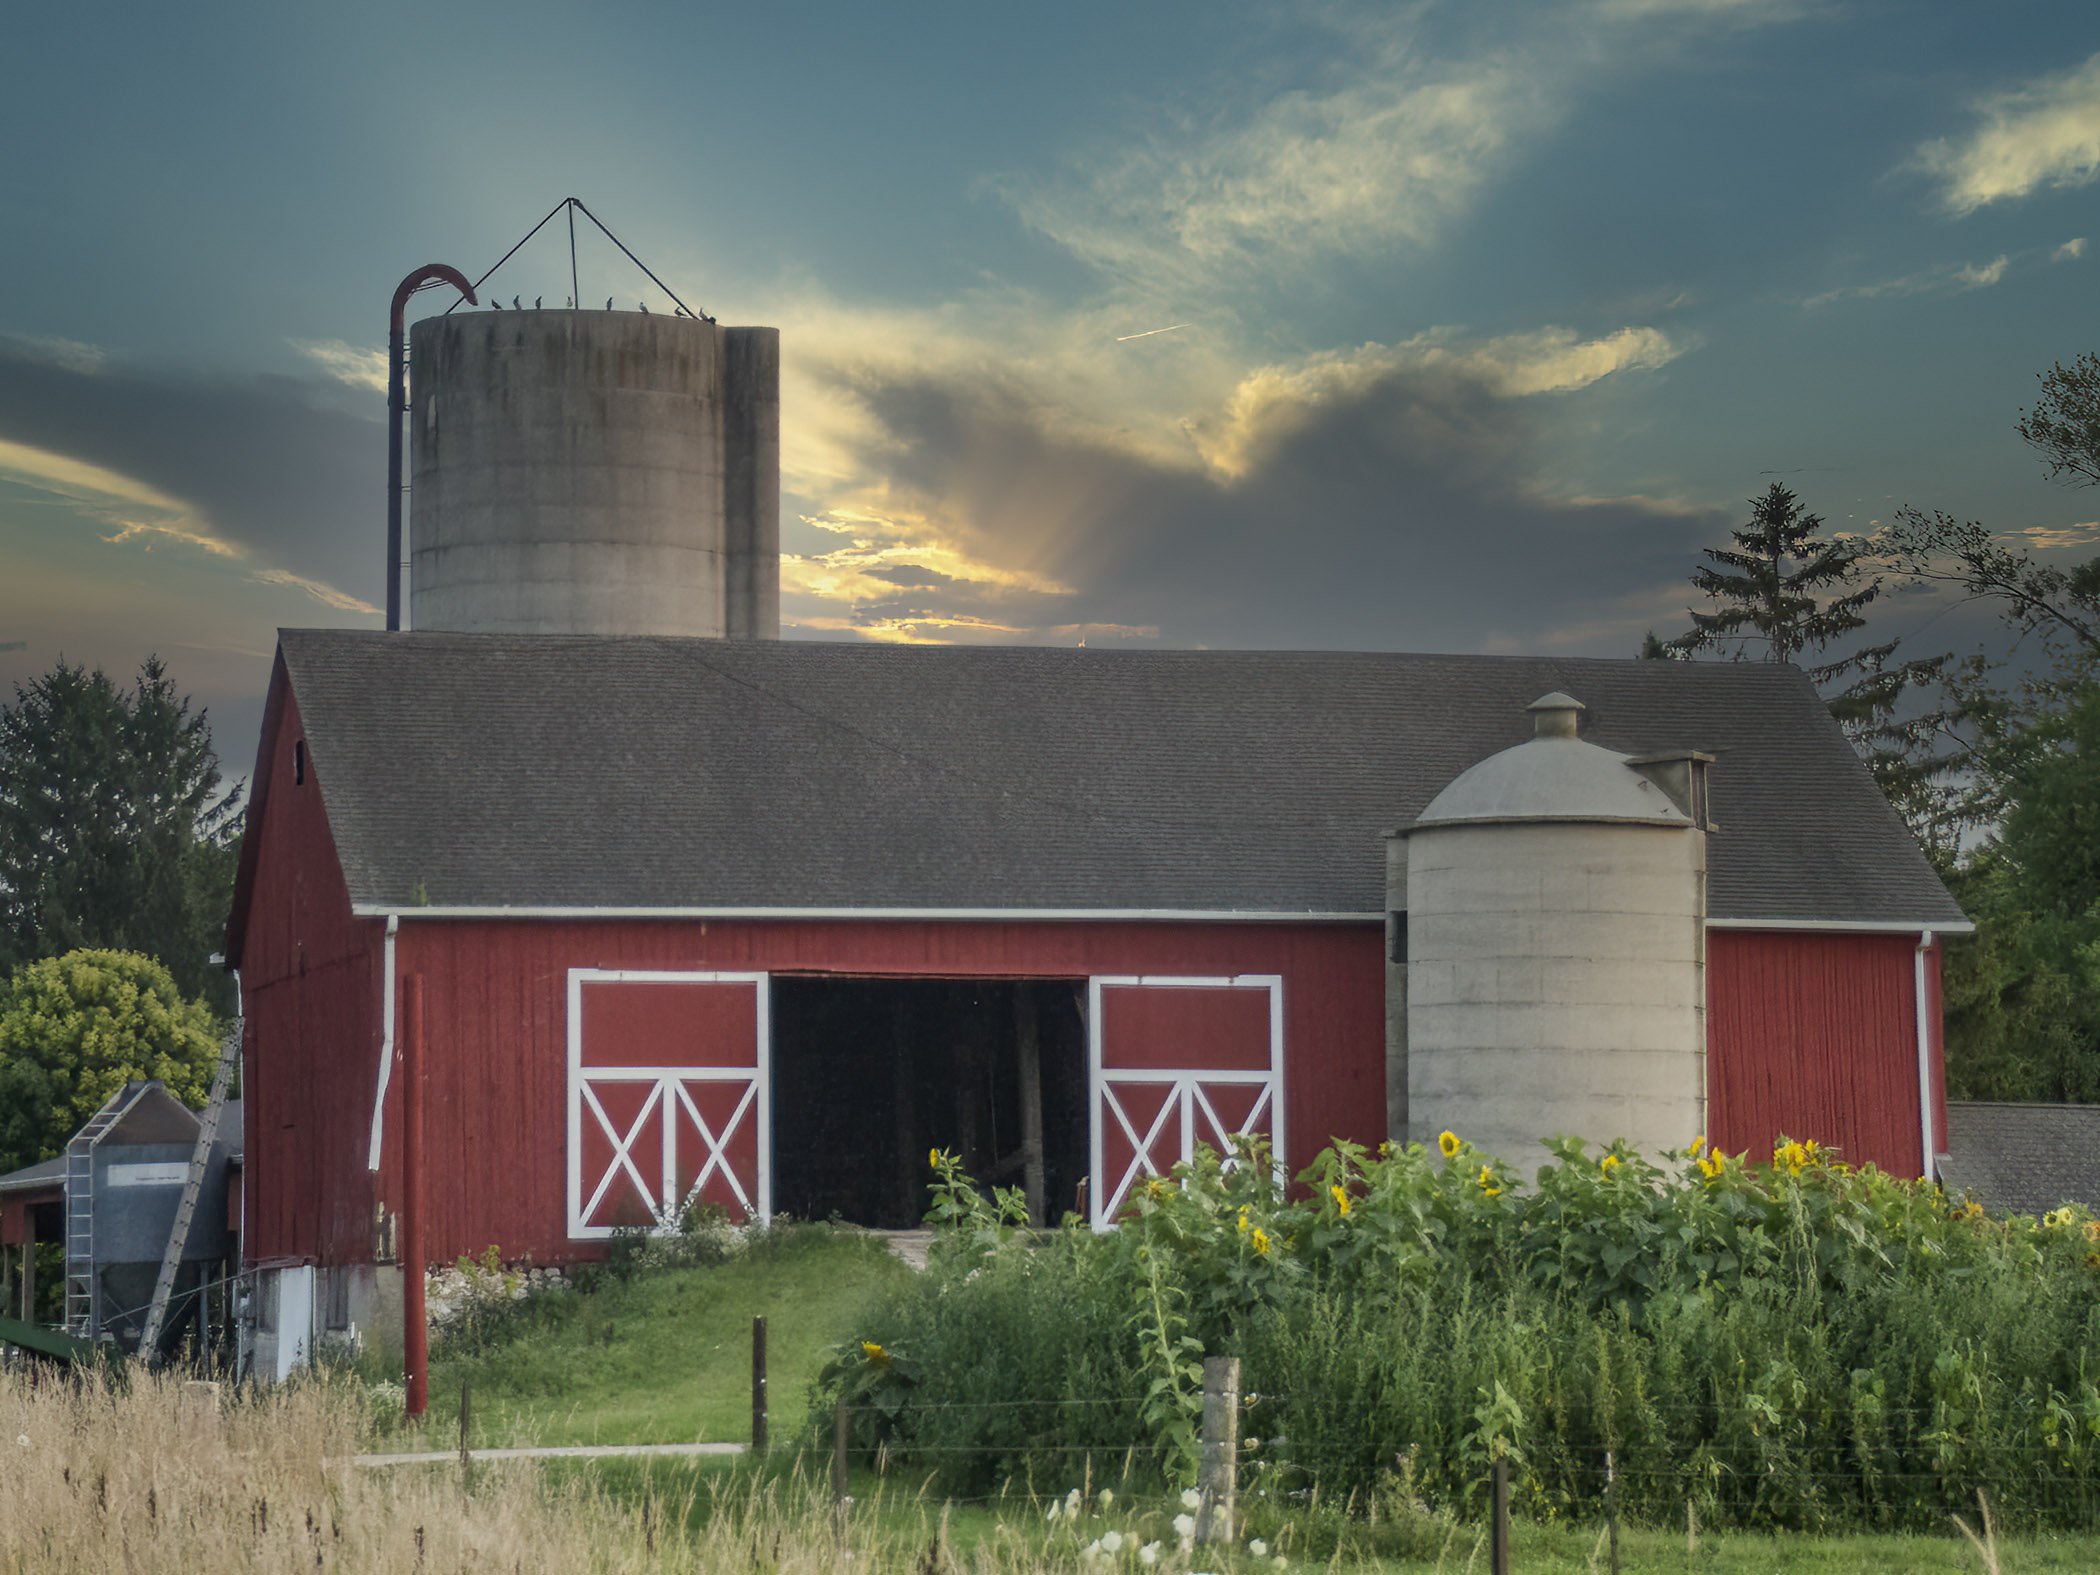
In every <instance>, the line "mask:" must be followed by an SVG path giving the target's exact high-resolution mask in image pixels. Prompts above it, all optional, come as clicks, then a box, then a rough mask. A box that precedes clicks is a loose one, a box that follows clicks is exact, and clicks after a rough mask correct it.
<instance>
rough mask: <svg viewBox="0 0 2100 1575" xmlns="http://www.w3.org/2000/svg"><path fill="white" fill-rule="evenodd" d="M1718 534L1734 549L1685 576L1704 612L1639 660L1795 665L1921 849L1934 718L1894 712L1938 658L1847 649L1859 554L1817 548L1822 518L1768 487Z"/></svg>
mask: <svg viewBox="0 0 2100 1575" xmlns="http://www.w3.org/2000/svg"><path fill="white" fill-rule="evenodd" d="M1729 534H1730V536H1731V537H1732V539H1733V541H1734V546H1733V547H1708V548H1706V549H1704V551H1705V556H1706V558H1707V559H1708V562H1706V563H1703V564H1701V565H1700V566H1699V567H1698V568H1697V569H1695V570H1693V572H1692V584H1693V585H1694V586H1695V587H1696V588H1697V589H1699V590H1700V591H1702V592H1704V593H1705V594H1706V596H1707V598H1708V600H1709V601H1710V602H1711V604H1712V610H1710V611H1707V612H1700V611H1698V610H1696V609H1688V611H1689V612H1690V616H1691V620H1692V627H1691V628H1690V629H1688V630H1686V631H1685V632H1684V633H1683V634H1681V635H1678V636H1676V637H1675V638H1674V639H1669V640H1665V639H1662V638H1660V637H1658V636H1657V635H1655V634H1654V633H1653V632H1651V633H1650V634H1649V635H1648V637H1647V638H1646V640H1644V641H1643V642H1642V645H1641V655H1643V656H1645V657H1654V658H1662V657H1674V658H1677V659H1679V660H1690V659H1692V658H1694V657H1699V656H1707V655H1713V656H1719V657H1721V658H1723V659H1726V660H1731V661H1768V662H1795V663H1798V664H1799V665H1800V666H1801V668H1802V670H1803V671H1804V672H1806V673H1807V674H1808V677H1809V680H1810V681H1811V682H1812V683H1814V684H1815V686H1816V688H1817V689H1818V690H1820V691H1821V692H1822V695H1823V698H1824V700H1825V701H1826V703H1827V704H1828V705H1829V706H1830V713H1831V715H1832V716H1834V717H1835V718H1836V719H1837V721H1838V723H1839V725H1841V726H1842V727H1843V728H1844V730H1845V736H1846V737H1847V738H1849V739H1850V740H1851V741H1852V746H1853V748H1855V749H1856V750H1858V751H1859V753H1860V756H1861V758H1862V759H1864V760H1865V761H1866V763H1867V766H1868V769H1869V770H1871V771H1872V772H1873V773H1874V777H1875V780H1876V781H1877V782H1879V783H1880V784H1881V788H1882V791H1883V792H1884V793H1886V794H1887V795H1888V797H1889V801H1890V803H1891V804H1893V805H1894V806H1895V807H1896V809H1897V811H1898V812H1899V813H1901V814H1902V815H1903V817H1904V819H1905V821H1906V822H1908V823H1909V825H1910V826H1911V829H1912V830H1913V831H1914V832H1916V833H1917V834H1918V836H1919V840H1920V841H1922V842H1926V843H1927V844H1928V845H1930V844H1931V843H1932V842H1933V841H1934V840H1935V838H1936V835H1937V833H1936V825H1937V819H1938V817H1937V813H1936V812H1937V806H1938V802H1939V794H1938V791H1937V786H1936V784H1937V782H1938V780H1939V778H1940V777H1941V776H1942V775H1943V774H1944V772H1945V770H1946V761H1945V759H1944V758H1943V757H1942V756H1941V755H1940V754H1938V753H1937V752H1936V750H1935V749H1934V744H1935V741H1936V740H1937V738H1938V735H1939V734H1940V732H1941V730H1942V722H1943V718H1942V717H1941V715H1940V713H1939V712H1938V711H1937V710H1934V709H1927V710H1924V711H1920V712H1917V713H1914V714H1911V715H1908V716H1906V715H1904V714H1903V713H1902V710H1901V704H1902V700H1903V697H1904V695H1905V693H1906V692H1908V691H1909V690H1911V689H1912V688H1914V687H1917V686H1920V685H1924V684H1929V683H1933V682H1935V681H1936V680H1938V678H1939V677H1940V675H1941V672H1942V670H1943V669H1944V667H1945V666H1946V663H1947V660H1948V659H1947V657H1945V656H1932V657H1923V658H1918V659H1914V660H1910V661H1899V660H1897V658H1896V647H1897V645H1898V644H1899V642H1898V641H1896V640H1887V641H1883V642H1881V643H1879V644H1870V645H1854V644H1852V643H1850V639H1849V637H1850V636H1852V635H1854V634H1856V633H1858V631H1859V630H1861V629H1863V628H1865V627H1866V624H1867V617H1866V612H1865V609H1866V608H1867V607H1868V606H1869V605H1870V604H1871V603H1872V602H1873V601H1874V600H1875V598H1876V597H1878V596H1879V595H1880V594H1881V580H1880V578H1879V577H1878V576H1876V577H1870V576H1869V573H1868V569H1867V559H1868V554H1869V552H1870V551H1871V544H1870V543H1869V542H1868V541H1867V540H1865V539H1864V538H1831V537H1826V536H1825V535H1824V534H1823V519H1822V516H1821V515H1818V514H1812V513H1810V512H1809V511H1808V510H1806V509H1805V508H1803V507H1802V505H1801V500H1800V499H1799V498H1798V497H1796V496H1795V495H1794V493H1793V491H1792V490H1791V489H1790V488H1788V487H1785V486H1783V485H1781V484H1780V483H1779V482H1776V481H1775V482H1773V483H1772V485H1771V486H1770V487H1769V488H1767V489H1766V490H1765V492H1764V494H1763V495H1762V496H1760V497H1757V498H1753V499H1751V500H1750V519H1749V522H1748V523H1747V524H1745V525H1743V526H1741V527H1739V528H1737V529H1736V530H1733V531H1731V532H1730V533H1729ZM1833 652H1835V654H1833Z"/></svg>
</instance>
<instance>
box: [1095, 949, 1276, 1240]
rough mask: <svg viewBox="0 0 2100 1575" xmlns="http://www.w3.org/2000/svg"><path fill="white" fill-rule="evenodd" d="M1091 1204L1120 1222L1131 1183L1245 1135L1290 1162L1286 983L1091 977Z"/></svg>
mask: <svg viewBox="0 0 2100 1575" xmlns="http://www.w3.org/2000/svg"><path fill="white" fill-rule="evenodd" d="M1087 1072H1088V1081H1089V1083H1090V1085H1091V1086H1090V1089H1089V1097H1088V1115H1089V1120H1088V1125H1089V1127H1090V1128H1091V1134H1092V1144H1093V1152H1092V1155H1091V1171H1092V1176H1093V1179H1092V1181H1091V1182H1090V1183H1089V1184H1088V1189H1087V1190H1088V1194H1089V1196H1090V1198H1091V1199H1092V1202H1091V1204H1090V1208H1089V1212H1090V1214H1091V1216H1092V1223H1093V1225H1094V1228H1095V1229H1096V1230H1101V1229H1105V1228H1106V1227H1107V1226H1109V1225H1110V1224H1112V1223H1114V1221H1115V1217H1116V1214H1117V1212H1118V1211H1119V1210H1120V1209H1121V1208H1122V1207H1123V1202H1124V1200H1125V1199H1126V1198H1128V1197H1129V1195H1130V1189H1131V1188H1132V1187H1133V1186H1135V1185H1136V1184H1137V1183H1138V1182H1139V1181H1140V1180H1141V1179H1142V1178H1143V1177H1146V1176H1163V1175H1165V1174H1166V1173H1167V1172H1168V1171H1169V1170H1171V1169H1173V1167H1174V1166H1175V1165H1177V1164H1180V1163H1181V1162H1182V1161H1184V1160H1186V1159H1189V1158H1191V1157H1192V1156H1193V1155H1194V1153H1195V1151H1196V1145H1197V1144H1199V1143H1202V1144H1207V1145H1208V1146H1209V1147H1211V1148H1212V1149H1215V1150H1216V1151H1217V1152H1219V1153H1220V1154H1229V1153H1231V1151H1232V1140H1233V1138H1235V1137H1239V1136H1243V1135H1254V1134H1261V1135H1265V1136H1267V1137H1268V1139H1269V1141H1270V1144H1271V1146H1272V1148H1273V1149H1274V1152H1275V1154H1276V1157H1277V1162H1278V1163H1279V1164H1281V1162H1282V1159H1283V1152H1284V1147H1283V1145H1284V1125H1283V979H1282V977H1281V976H1280V975H1276V974H1239V975H1237V976H1235V977H1232V978H1223V979H1195V978H1190V979H1184V978H1170V977H1129V978H1121V977H1096V978H1093V979H1089V980H1088V981H1087Z"/></svg>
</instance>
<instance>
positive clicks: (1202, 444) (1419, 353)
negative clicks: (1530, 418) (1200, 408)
mask: <svg viewBox="0 0 2100 1575" xmlns="http://www.w3.org/2000/svg"><path fill="white" fill-rule="evenodd" d="M1680 353H1681V351H1680V349H1679V347H1678V346H1677V345H1674V344H1673V343H1672V342H1671V340H1670V338H1669V336H1668V335H1667V334H1665V333H1663V332H1662V331H1661V330H1660V329H1655V328H1621V329H1619V330H1618V331H1617V332H1616V333H1612V334H1608V335H1606V336H1604V337H1603V338H1600V339H1587V340H1586V339H1582V338H1580V337H1579V336H1578V335H1577V334H1576V333H1575V331H1574V330H1573V329H1570V328H1542V329H1538V330H1536V331H1534V332H1531V333H1523V334H1508V335H1504V336H1502V337H1500V338H1495V339H1487V340H1472V341H1469V340H1466V339H1465V338H1463V337H1462V336H1461V334H1460V333H1459V331H1458V330H1456V329H1451V328H1438V329H1431V330H1429V331H1428V332H1426V333H1422V334H1417V335H1416V336H1415V337H1414V338H1412V339H1409V340H1406V341H1405V342H1403V343H1401V344H1397V345H1379V344H1370V345H1364V346H1362V347H1361V348H1359V349H1356V350H1351V351H1324V352H1321V353H1319V354H1316V355H1311V356H1307V357H1305V358H1303V359H1302V360H1300V361H1299V362H1297V363H1296V364H1295V365H1288V366H1267V367H1262V368H1260V369H1258V370H1256V371H1254V372H1252V373H1250V374H1248V375H1247V376H1246V377H1244V378H1242V379H1241V380H1240V382H1239V384H1238V386H1237V387H1236V388H1234V390H1233V391H1232V394H1231V396H1230V397H1229V399H1228V400H1227V401H1226V405H1225V412H1224V415H1223V418H1222V420H1221V421H1220V422H1218V423H1217V424H1216V425H1215V427H1213V428H1212V429H1210V430H1208V431H1206V430H1204V429H1202V428H1196V429H1194V432H1195V437H1196V443H1197V447H1198V448H1199V450H1200V451H1201V452H1202V454H1203V457H1204V459H1205V460H1206V462H1207V463H1208V464H1209V465H1210V466H1211V467H1212V468H1213V469H1215V470H1217V471H1218V472H1220V473H1222V474H1224V475H1228V476H1238V475H1244V474H1246V472H1247V471H1248V470H1249V469H1251V468H1252V467H1253V466H1254V465H1255V464H1256V463H1257V462H1258V461H1259V459H1260V458H1261V456H1262V453H1263V451H1264V449H1265V448H1266V447H1273V446H1274V445H1275V444H1276V443H1277V442H1279V441H1280V440H1282V439H1283V438H1285V437H1287V436H1288V435H1289V434H1290V433H1291V432H1292V431H1293V430H1294V429H1296V428H1297V427H1299V426H1301V425H1303V424H1305V423H1307V422H1309V421H1311V420H1312V419H1314V417H1315V414H1316V412H1317V411H1318V410H1319V409H1320V408H1321V407H1323V406H1326V405H1330V404H1333V403H1334V402H1336V401H1338V400H1340V401H1347V400H1351V399H1356V398H1360V397H1361V396H1362V395H1363V394H1365V393H1366V392H1367V391H1369V390H1371V389H1373V388H1375V387H1377V386H1379V385H1381V384H1387V383H1390V382H1392V381H1393V380H1394V379H1395V378H1396V377H1398V376H1400V375H1401V374H1403V373H1409V372H1436V371H1440V372H1447V373H1453V374H1457V375H1458V376H1459V377H1461V378H1462V379H1463V380H1465V381H1467V382H1469V383H1471V384H1473V385H1475V386H1477V387H1478V389H1480V390H1481V391H1483V392H1485V393H1487V394H1490V395H1493V396H1496V397H1500V398H1523V397H1526V396H1529V395H1534V394H1554V393H1568V392H1571V391H1573V390H1575V389H1579V388H1586V387H1588V386H1589V385H1590V384H1592V383H1595V382H1597V381H1598V380H1599V379H1601V378H1605V377H1609V376H1610V375H1611V374H1612V373H1614V372H1619V371H1627V370H1635V369H1643V370H1652V369H1654V368H1656V367H1660V366H1665V365H1667V364H1668V363H1669V362H1671V361H1673V360H1675V359H1676V358H1677V356H1678V355H1679V354H1680Z"/></svg>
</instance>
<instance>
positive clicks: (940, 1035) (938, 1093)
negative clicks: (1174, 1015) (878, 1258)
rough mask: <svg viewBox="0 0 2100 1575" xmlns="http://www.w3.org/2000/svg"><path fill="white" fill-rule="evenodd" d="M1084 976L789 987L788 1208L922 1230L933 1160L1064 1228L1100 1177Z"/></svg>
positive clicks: (780, 1199)
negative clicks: (1014, 1196) (1065, 1217)
mask: <svg viewBox="0 0 2100 1575" xmlns="http://www.w3.org/2000/svg"><path fill="white" fill-rule="evenodd" d="M1085 989H1086V986H1085V983H1084V981H1081V980H1076V979H1055V980H1014V979H865V978H852V979H841V978H807V977H785V976H781V975H775V976H774V979H773V1024H772V1027H773V1207H774V1209H775V1211H776V1212H779V1213H783V1214H788V1215H791V1216H794V1217H795V1218H798V1219H827V1218H831V1217H834V1216H836V1217H837V1218H839V1219H843V1220H848V1221H850V1222H852V1223H853V1224H856V1225H867V1226H874V1227H877V1228H881V1229H886V1230H900V1229H908V1228H911V1227H914V1226H917V1225H919V1224H921V1223H922V1222H923V1220H924V1217H925V1213H926V1205H927V1183H928V1182H929V1181H930V1180H931V1179H932V1173H931V1171H930V1170H929V1169H928V1167H927V1151H928V1150H929V1149H934V1148H940V1149H946V1150H948V1151H949V1152H951V1153H955V1154H959V1155H961V1156H962V1162H963V1168H964V1169H965V1170H967V1171H968V1172H969V1173H970V1174H971V1175H972V1176H974V1177H976V1178H977V1180H978V1181H979V1182H982V1183H996V1184H998V1185H1000V1186H1012V1187H1020V1188H1022V1189H1024V1192H1025V1194H1026V1196H1027V1197H1028V1200H1029V1204H1030V1211H1031V1213H1032V1214H1033V1216H1034V1217H1035V1218H1037V1219H1039V1220H1048V1221H1052V1222H1054V1221H1055V1220H1056V1219H1057V1218H1059V1217H1060V1216H1061V1215H1062V1214H1063V1213H1064V1211H1065V1210H1067V1209H1070V1208H1072V1207H1074V1206H1075V1203H1076V1199H1077V1193H1078V1187H1079V1183H1080V1178H1081V1177H1083V1176H1084V1175H1085V1174H1086V1167H1087V1124H1086V1028H1085V1023H1084V1013H1083V1010H1082V1005H1081V1003H1082V1001H1083V999H1084V992H1085Z"/></svg>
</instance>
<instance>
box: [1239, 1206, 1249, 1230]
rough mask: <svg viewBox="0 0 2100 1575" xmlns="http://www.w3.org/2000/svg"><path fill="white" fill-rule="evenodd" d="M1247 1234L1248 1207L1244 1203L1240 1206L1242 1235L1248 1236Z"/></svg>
mask: <svg viewBox="0 0 2100 1575" xmlns="http://www.w3.org/2000/svg"><path fill="white" fill-rule="evenodd" d="M1246 1232H1247V1205H1246V1204H1244V1203H1242V1204H1241V1205H1240V1234H1241V1235H1245V1234H1246Z"/></svg>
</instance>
